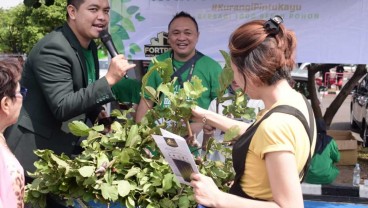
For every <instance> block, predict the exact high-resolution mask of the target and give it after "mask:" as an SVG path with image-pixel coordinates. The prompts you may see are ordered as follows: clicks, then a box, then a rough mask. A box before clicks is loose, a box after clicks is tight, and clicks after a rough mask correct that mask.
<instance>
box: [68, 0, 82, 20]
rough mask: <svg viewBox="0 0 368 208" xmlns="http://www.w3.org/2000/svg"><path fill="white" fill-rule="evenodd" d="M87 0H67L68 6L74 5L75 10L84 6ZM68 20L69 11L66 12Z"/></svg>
mask: <svg viewBox="0 0 368 208" xmlns="http://www.w3.org/2000/svg"><path fill="white" fill-rule="evenodd" d="M84 1H85V0H67V3H66V6H67V7H68V6H69V5H73V6H74V7H75V8H77V9H79V7H80V5H81V4H83V2H84ZM66 18H67V19H68V18H69V14H68V11H66Z"/></svg>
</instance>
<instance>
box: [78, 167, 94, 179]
mask: <svg viewBox="0 0 368 208" xmlns="http://www.w3.org/2000/svg"><path fill="white" fill-rule="evenodd" d="M78 172H79V174H81V176H83V177H85V178H87V177H91V176H92V175H93V173H94V172H95V167H94V166H83V167H81V168H79V169H78Z"/></svg>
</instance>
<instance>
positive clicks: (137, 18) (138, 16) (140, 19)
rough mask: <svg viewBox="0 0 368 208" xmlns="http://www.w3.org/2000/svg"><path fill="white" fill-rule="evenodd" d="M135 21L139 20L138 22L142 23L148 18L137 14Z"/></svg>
mask: <svg viewBox="0 0 368 208" xmlns="http://www.w3.org/2000/svg"><path fill="white" fill-rule="evenodd" d="M135 19H136V20H138V21H140V22H142V21H143V20H145V19H146V18H144V17H142V16H141V13H137V14H136V15H135Z"/></svg>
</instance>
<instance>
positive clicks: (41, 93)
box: [5, 24, 115, 172]
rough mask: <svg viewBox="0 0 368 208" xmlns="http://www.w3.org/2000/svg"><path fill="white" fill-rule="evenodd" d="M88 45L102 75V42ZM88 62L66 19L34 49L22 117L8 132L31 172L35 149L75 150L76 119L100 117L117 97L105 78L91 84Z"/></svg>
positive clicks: (29, 60) (24, 83)
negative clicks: (72, 126)
mask: <svg viewBox="0 0 368 208" xmlns="http://www.w3.org/2000/svg"><path fill="white" fill-rule="evenodd" d="M89 47H90V48H91V49H92V51H93V55H94V59H95V68H96V77H99V67H98V58H97V47H96V44H95V42H93V41H92V42H91V43H90V45H89ZM87 83H88V77H87V68H86V61H85V58H84V55H83V52H82V47H81V45H80V44H79V42H78V39H77V38H76V36H75V35H74V33H73V32H72V30H71V29H70V27H69V26H68V24H65V25H64V26H62V27H59V28H57V29H56V30H54V31H53V32H51V33H49V34H48V35H46V36H45V37H44V38H43V39H41V40H40V41H39V42H38V43H37V44H36V45H35V46H34V47H33V49H32V50H31V52H30V53H29V55H28V57H27V60H26V62H25V65H24V71H23V74H22V79H21V85H22V86H24V87H26V88H27V89H28V94H27V97H26V98H25V99H24V100H23V106H22V109H21V113H20V115H19V119H18V122H17V123H16V124H15V125H13V126H11V127H9V128H8V129H7V130H6V133H5V136H6V138H7V143H8V145H9V147H10V149H11V150H12V151H13V153H14V154H15V156H16V157H17V159H18V160H19V162H20V163H21V165H22V166H23V168H24V169H25V170H26V171H31V172H33V171H34V170H35V167H34V165H33V163H34V162H35V161H36V160H38V158H37V156H36V155H35V154H34V152H33V151H34V150H36V149H50V150H53V151H54V152H55V153H56V154H61V153H65V154H67V155H71V154H72V153H73V151H74V150H75V147H77V146H78V140H79V138H78V137H76V136H73V135H72V134H71V133H69V131H68V128H67V123H69V122H70V121H71V120H82V121H85V122H87V120H90V121H91V122H92V123H93V122H94V121H95V119H96V117H97V115H98V113H99V112H100V111H101V109H102V105H103V104H106V103H108V102H111V101H113V100H115V98H114V95H113V93H112V91H111V88H110V86H109V85H108V83H107V80H106V78H105V77H103V78H101V79H98V80H97V81H95V82H93V83H92V84H90V85H88V84H87Z"/></svg>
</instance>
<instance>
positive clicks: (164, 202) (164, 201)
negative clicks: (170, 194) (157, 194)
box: [160, 198, 175, 207]
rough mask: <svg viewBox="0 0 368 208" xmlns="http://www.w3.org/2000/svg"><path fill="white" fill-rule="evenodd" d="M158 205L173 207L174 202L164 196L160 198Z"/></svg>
mask: <svg viewBox="0 0 368 208" xmlns="http://www.w3.org/2000/svg"><path fill="white" fill-rule="evenodd" d="M160 206H161V207H175V205H174V203H173V202H172V201H171V200H170V199H168V198H164V199H162V200H160Z"/></svg>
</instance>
